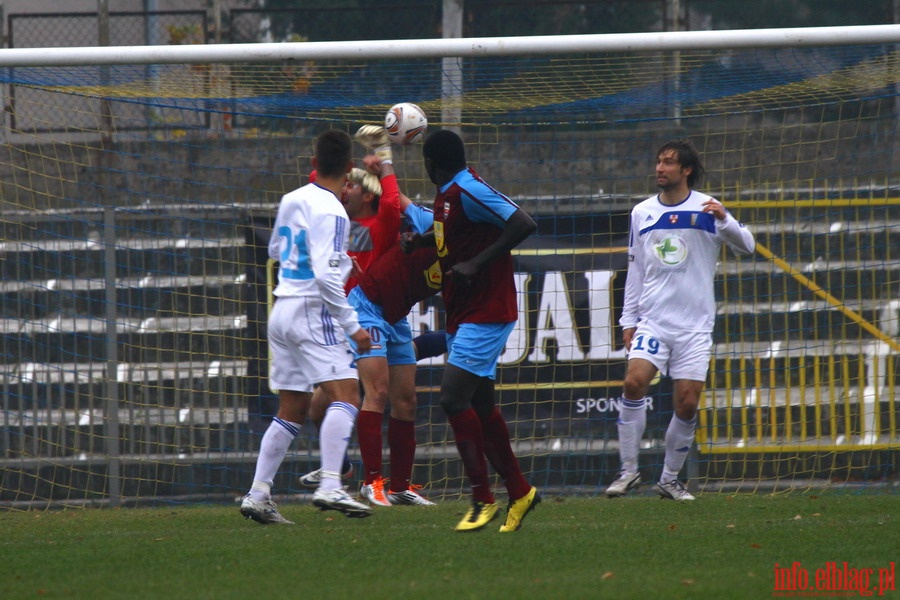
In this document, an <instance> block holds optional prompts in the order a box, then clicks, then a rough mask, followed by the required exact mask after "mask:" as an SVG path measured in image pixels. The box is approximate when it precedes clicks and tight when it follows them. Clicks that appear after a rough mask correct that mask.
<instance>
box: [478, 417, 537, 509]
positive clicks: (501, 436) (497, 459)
mask: <svg viewBox="0 0 900 600" xmlns="http://www.w3.org/2000/svg"><path fill="white" fill-rule="evenodd" d="M481 427H482V430H483V431H484V452H485V454H486V455H487V457H488V460H490V461H491V466H492V467H494V470H496V471H497V473H498V474H499V475H500V477H501V478H503V481H504V482H505V483H506V491H507V492H508V493H509V499H510V500H511V501H512V500H518V499H519V498H522V497H523V496H525V495H527V494H528V492H529V491H530V490H531V485H530V484H529V483H528V482H527V481H525V477H524V476H523V475H522V471H521V469H520V468H519V459H518V458H516V455H515V453H514V452H513V449H512V445H511V444H510V441H509V429H507V427H506V421H505V420H504V419H503V415H502V414H500V410H499V409H498V408H496V407H494V410H493V411H491V412H490V413H489V414H488V415H487V416H485V417H483V418H482V419H481Z"/></svg>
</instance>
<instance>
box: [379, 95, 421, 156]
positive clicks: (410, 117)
mask: <svg viewBox="0 0 900 600" xmlns="http://www.w3.org/2000/svg"><path fill="white" fill-rule="evenodd" d="M426 127H428V119H427V118H426V117H425V112H424V111H423V110H422V109H421V108H419V107H418V106H416V105H415V104H412V103H411V102H401V103H400V104H395V105H393V106H392V107H391V109H390V110H389V111H387V114H386V115H384V128H385V130H387V134H388V137H389V138H390V139H391V142H393V143H395V144H400V145H402V146H406V145H407V144H412V143H413V142H418V141H421V140H422V137H423V136H424V135H425V128H426Z"/></svg>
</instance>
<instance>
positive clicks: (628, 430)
mask: <svg viewBox="0 0 900 600" xmlns="http://www.w3.org/2000/svg"><path fill="white" fill-rule="evenodd" d="M645 400H646V398H641V399H640V400H628V399H627V398H625V397H624V396H623V397H622V401H621V402H620V404H619V420H618V422H617V423H616V424H617V425H618V429H619V458H620V459H621V460H622V470H623V471H625V472H626V473H637V472H638V453H639V452H640V450H641V438H642V437H644V429H646V427H647V406H646V404H645V403H644V401H645Z"/></svg>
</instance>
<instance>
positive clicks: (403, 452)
mask: <svg viewBox="0 0 900 600" xmlns="http://www.w3.org/2000/svg"><path fill="white" fill-rule="evenodd" d="M388 447H390V449H391V457H390V461H391V485H390V488H391V489H390V491H392V492H402V491H404V490H408V489H409V480H410V478H411V477H412V470H413V461H414V460H415V456H416V424H415V422H414V421H401V420H400V419H395V418H394V417H391V418H390V420H389V421H388Z"/></svg>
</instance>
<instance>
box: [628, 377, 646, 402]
mask: <svg viewBox="0 0 900 600" xmlns="http://www.w3.org/2000/svg"><path fill="white" fill-rule="evenodd" d="M649 389H650V386H649V385H648V382H646V381H644V380H643V379H642V378H640V377H636V376H634V375H626V376H625V381H624V382H623V383H622V393H623V394H624V396H625V397H626V398H643V397H644V396H646V395H647V390H649Z"/></svg>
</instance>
